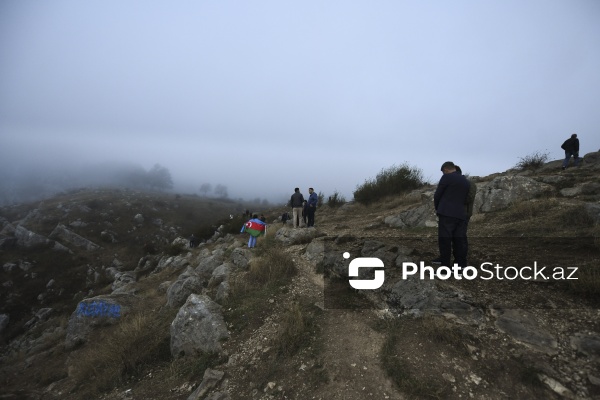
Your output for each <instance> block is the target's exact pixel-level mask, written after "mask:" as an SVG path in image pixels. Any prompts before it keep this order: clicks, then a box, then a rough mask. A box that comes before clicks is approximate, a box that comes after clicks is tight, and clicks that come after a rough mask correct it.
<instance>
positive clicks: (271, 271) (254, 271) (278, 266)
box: [249, 246, 296, 284]
mask: <svg viewBox="0 0 600 400" xmlns="http://www.w3.org/2000/svg"><path fill="white" fill-rule="evenodd" d="M265 247H266V246H265ZM295 273H296V266H295V265H294V260H293V259H292V256H290V255H289V254H288V253H286V252H284V251H283V250H282V249H280V248H278V247H268V248H266V250H264V253H262V255H261V257H260V258H258V259H257V260H256V262H254V263H251V264H250V274H249V278H250V279H251V280H252V281H254V282H256V283H259V284H269V283H277V282H282V281H287V279H288V278H290V277H291V276H293V275H294V274H295Z"/></svg>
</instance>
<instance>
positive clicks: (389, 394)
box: [288, 225, 404, 400]
mask: <svg viewBox="0 0 600 400" xmlns="http://www.w3.org/2000/svg"><path fill="white" fill-rule="evenodd" d="M319 229H320V230H321V231H322V232H328V231H330V230H332V229H334V227H333V226H329V225H325V226H321V227H319ZM305 249H306V246H291V247H290V248H289V249H288V251H289V252H290V253H291V254H293V256H294V260H295V261H296V266H297V268H298V273H299V274H298V277H297V279H295V280H294V285H295V286H297V288H296V289H292V291H294V290H301V291H302V292H304V293H311V295H312V296H314V297H313V298H314V300H315V303H316V304H317V305H319V306H320V307H322V304H323V275H321V274H316V273H315V271H314V269H315V266H314V263H311V262H308V261H307V260H306V259H304V258H303V257H302V254H303V252H304V250H305ZM300 288H301V289H300ZM378 318H379V317H378V316H377V314H376V312H375V311H374V310H332V309H325V310H324V314H323V320H322V322H323V324H322V330H321V332H320V337H319V338H317V340H319V341H322V353H321V354H320V357H321V358H322V360H323V368H324V369H325V370H327V371H328V378H329V382H328V383H327V384H325V385H322V386H320V387H319V388H318V389H317V390H316V391H314V392H313V393H310V394H311V395H312V396H311V397H310V398H315V399H348V400H353V399H356V400H359V399H366V398H374V399H403V398H404V397H402V395H400V394H399V393H398V392H397V390H396V389H395V388H394V386H393V383H392V382H391V381H390V380H389V379H388V378H387V376H386V373H385V372H384V371H383V370H382V367H381V362H380V352H381V348H382V345H383V341H384V335H383V334H381V333H379V332H377V331H375V330H374V329H373V325H374V324H375V322H376V320H377V319H378ZM308 394H309V393H307V395H308Z"/></svg>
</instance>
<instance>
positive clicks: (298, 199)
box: [290, 188, 304, 228]
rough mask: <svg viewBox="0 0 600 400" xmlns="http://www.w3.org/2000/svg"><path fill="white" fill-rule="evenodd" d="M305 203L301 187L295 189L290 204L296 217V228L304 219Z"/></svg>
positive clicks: (293, 215)
mask: <svg viewBox="0 0 600 400" xmlns="http://www.w3.org/2000/svg"><path fill="white" fill-rule="evenodd" d="M302 203H304V196H302V193H300V188H295V189H294V194H293V195H292V197H291V198H290V205H291V206H292V217H293V218H294V221H293V222H294V228H297V227H299V226H300V225H301V221H302V207H303V204H302Z"/></svg>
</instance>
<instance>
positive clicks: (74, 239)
mask: <svg viewBox="0 0 600 400" xmlns="http://www.w3.org/2000/svg"><path fill="white" fill-rule="evenodd" d="M50 238H51V239H55V240H59V241H61V242H66V243H69V244H72V245H73V246H77V247H80V248H83V249H86V250H88V251H94V250H98V249H99V248H100V246H98V245H97V244H95V243H93V242H92V241H90V240H88V239H86V238H84V237H82V236H79V235H78V234H76V233H75V232H72V231H70V230H69V229H67V227H66V226H64V225H63V224H58V225H57V226H56V228H54V230H53V231H52V233H51V234H50Z"/></svg>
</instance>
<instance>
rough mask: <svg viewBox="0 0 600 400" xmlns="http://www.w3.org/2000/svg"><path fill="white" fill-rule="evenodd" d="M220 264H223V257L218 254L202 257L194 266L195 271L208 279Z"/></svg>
mask: <svg viewBox="0 0 600 400" xmlns="http://www.w3.org/2000/svg"><path fill="white" fill-rule="evenodd" d="M221 264H223V257H222V256H221V255H218V254H217V255H212V256H209V257H205V258H202V259H201V260H200V262H199V263H198V265H197V266H196V273H197V274H198V275H200V276H202V277H203V278H206V279H210V277H211V276H212V273H213V271H214V270H215V269H216V268H217V267H218V266H219V265H221Z"/></svg>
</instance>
